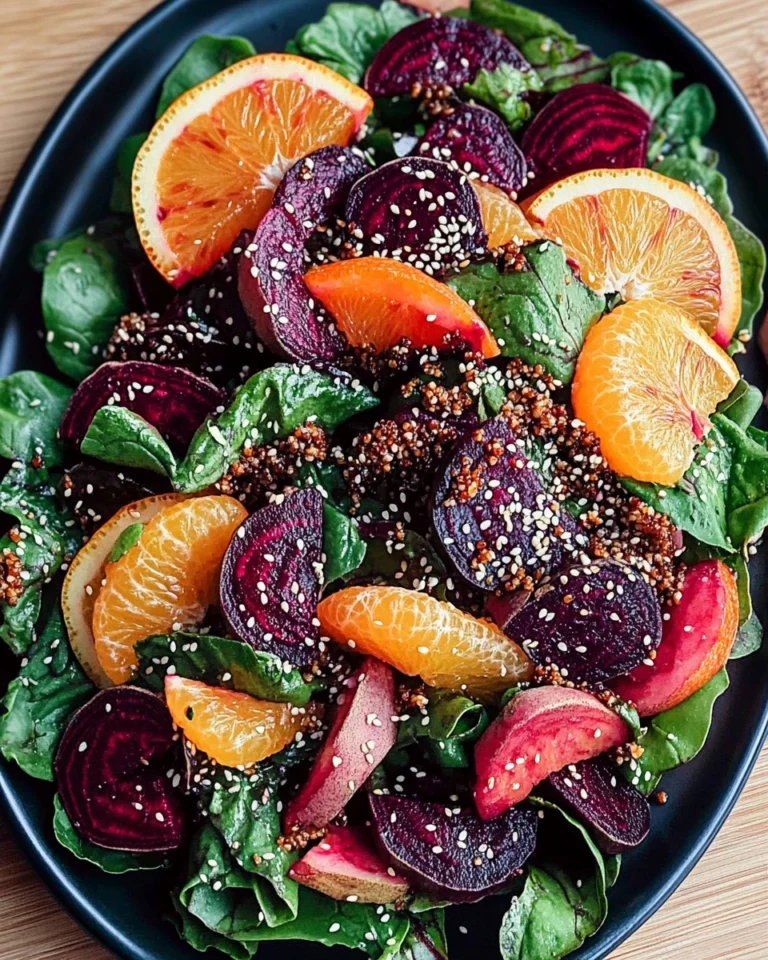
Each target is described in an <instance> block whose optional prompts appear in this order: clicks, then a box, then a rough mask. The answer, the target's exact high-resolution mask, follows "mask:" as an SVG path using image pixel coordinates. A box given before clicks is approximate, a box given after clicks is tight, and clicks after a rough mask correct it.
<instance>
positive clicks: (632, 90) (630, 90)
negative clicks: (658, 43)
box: [608, 53, 680, 120]
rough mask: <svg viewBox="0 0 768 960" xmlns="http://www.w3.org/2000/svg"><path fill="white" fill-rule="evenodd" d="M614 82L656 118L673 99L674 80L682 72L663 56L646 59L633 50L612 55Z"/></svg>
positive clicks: (616, 86)
mask: <svg viewBox="0 0 768 960" xmlns="http://www.w3.org/2000/svg"><path fill="white" fill-rule="evenodd" d="M608 63H609V65H610V67H611V85H612V86H613V87H614V88H615V89H616V90H619V91H621V93H623V94H625V95H626V96H628V97H629V98H630V100H634V101H635V103H638V104H639V105H640V106H641V107H642V108H643V109H644V110H647V111H648V113H650V115H651V116H652V117H653V118H654V120H656V119H657V118H658V117H660V116H661V115H662V113H663V112H664V111H665V110H666V109H667V107H668V106H669V105H670V103H672V100H673V97H674V93H673V84H674V82H675V80H676V79H677V77H679V76H680V74H678V73H675V72H674V71H673V70H672V69H671V68H670V67H669V66H667V64H666V63H664V62H663V61H661V60H644V59H643V58H642V57H637V56H635V55H634V54H632V53H614V54H613V56H611V57H609V58H608Z"/></svg>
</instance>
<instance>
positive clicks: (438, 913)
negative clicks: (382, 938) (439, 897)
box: [392, 906, 448, 960]
mask: <svg viewBox="0 0 768 960" xmlns="http://www.w3.org/2000/svg"><path fill="white" fill-rule="evenodd" d="M412 909H413V908H412V906H411V907H409V910H411V911H412ZM440 958H442V960H448V943H447V941H446V938H445V911H444V910H442V909H430V910H424V911H420V912H419V915H418V917H415V916H412V917H411V926H410V929H409V931H408V936H407V937H406V938H405V940H404V941H403V945H402V946H401V947H400V950H399V951H398V953H397V956H396V957H393V958H392V960H440Z"/></svg>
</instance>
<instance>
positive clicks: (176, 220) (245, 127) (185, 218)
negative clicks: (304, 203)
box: [132, 53, 373, 287]
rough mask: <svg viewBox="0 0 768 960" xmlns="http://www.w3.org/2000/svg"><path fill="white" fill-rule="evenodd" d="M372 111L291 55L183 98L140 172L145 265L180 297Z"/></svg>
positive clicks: (242, 64)
mask: <svg viewBox="0 0 768 960" xmlns="http://www.w3.org/2000/svg"><path fill="white" fill-rule="evenodd" d="M372 107H373V101H372V100H371V98H370V97H369V96H368V94H367V93H366V92H365V91H364V90H362V89H361V88H360V87H357V86H355V85H354V84H353V83H350V82H349V81H348V80H345V79H344V77H341V76H339V74H338V73H335V72H334V71H333V70H330V69H329V68H328V67H324V66H322V64H319V63H314V62H313V61H311V60H306V59H304V58H303V57H296V56H293V55H291V54H286V53H269V54H261V55H259V56H255V57H248V58H247V59H245V60H241V61H239V62H238V63H235V64H233V65H232V66H231V67H228V68H227V69H226V70H222V71H221V73H217V74H216V75H215V76H213V77H211V78H210V80H206V81H205V82H204V83H201V84H200V85H199V86H197V87H193V88H192V89H191V90H189V91H187V93H185V94H183V95H182V96H181V97H179V98H178V100H176V101H174V103H173V104H172V105H171V106H170V107H169V108H168V110H166V112H165V113H164V114H163V115H162V117H161V118H160V119H159V120H158V121H157V123H156V124H155V126H154V127H153V128H152V131H151V133H150V134H149V136H148V137H147V140H146V141H145V143H144V145H143V146H142V148H141V150H140V151H139V154H138V156H137V158H136V163H135V165H134V168H133V186H132V192H133V212H134V216H135V218H136V226H137V228H138V231H139V236H140V238H141V242H142V244H143V246H144V249H145V251H146V253H147V256H148V257H149V259H150V260H151V261H152V263H153V264H154V265H155V267H157V269H158V270H159V271H160V273H162V275H163V276H164V277H165V279H166V280H168V281H169V282H170V283H172V284H173V285H174V286H176V287H179V286H181V285H182V284H184V283H186V282H187V281H188V280H190V279H191V278H193V277H199V276H200V275H201V274H203V273H205V272H206V270H208V269H209V268H210V267H211V266H212V265H213V264H214V263H215V262H216V261H217V260H218V259H219V257H221V256H222V255H223V254H225V253H226V252H227V251H228V250H229V249H230V248H231V246H232V244H233V243H234V241H235V239H236V238H237V236H238V234H239V233H240V231H241V230H243V229H246V228H253V227H256V226H257V225H258V223H259V221H260V220H261V218H262V217H263V216H264V214H265V213H266V211H267V209H268V208H269V205H270V203H271V201H272V195H273V193H274V192H275V188H276V187H277V185H278V183H279V182H280V180H281V178H282V176H283V174H284V173H285V172H286V170H288V169H289V167H291V166H293V164H294V163H295V162H296V161H297V160H299V159H300V158H302V157H305V156H306V155H307V154H308V153H311V152H312V151H314V150H317V149H319V148H320V147H325V146H329V145H331V144H335V145H338V146H345V145H346V144H348V143H349V142H350V140H351V139H352V137H353V136H354V135H355V133H357V131H358V130H359V129H360V127H361V126H362V124H363V121H364V120H365V118H366V117H367V116H368V114H369V113H370V111H371V108H372Z"/></svg>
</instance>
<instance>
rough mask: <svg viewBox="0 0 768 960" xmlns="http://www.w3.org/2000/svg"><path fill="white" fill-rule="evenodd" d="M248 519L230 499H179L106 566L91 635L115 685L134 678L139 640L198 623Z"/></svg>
mask: <svg viewBox="0 0 768 960" xmlns="http://www.w3.org/2000/svg"><path fill="white" fill-rule="evenodd" d="M247 516H248V513H247V511H246V509H245V507H243V505H242V504H241V503H239V502H238V501H237V500H235V499H234V498H233V497H223V496H210V497H196V498H193V499H190V500H182V501H181V502H180V503H174V504H171V505H170V506H166V507H164V508H163V509H162V510H160V511H159V513H157V514H155V516H153V517H152V518H151V519H150V520H149V522H148V523H147V525H146V526H145V527H144V529H143V531H142V534H141V539H140V540H139V542H138V543H137V544H136V545H135V546H134V547H132V548H131V549H130V550H129V551H128V553H126V554H125V556H123V557H121V558H120V559H119V560H117V561H116V562H115V563H110V564H108V565H107V568H106V571H105V579H104V585H103V586H102V588H101V590H100V591H99V594H98V596H97V597H96V602H95V604H94V608H93V620H92V630H93V636H94V640H95V645H96V656H97V657H98V660H99V663H100V664H101V667H102V669H103V670H104V672H105V673H106V675H107V676H108V677H109V679H110V680H111V681H112V682H113V683H125V682H126V681H127V680H130V679H131V677H132V676H133V674H134V672H135V670H136V666H137V659H136V653H135V652H134V649H133V648H134V646H135V645H136V644H137V643H138V642H139V640H143V639H144V638H145V637H150V636H152V635H153V634H156V633H170V632H172V631H173V630H178V629H180V627H183V626H185V625H187V626H188V625H191V624H196V623H199V622H200V620H202V618H203V617H204V616H205V612H206V610H207V608H208V607H209V606H210V605H211V604H213V603H216V602H217V600H218V596H219V572H220V569H221V562H222V560H223V558H224V553H225V551H226V549H227V547H228V546H229V541H230V540H231V539H232V536H233V534H234V532H235V530H236V529H237V528H238V527H239V526H240V524H241V523H242V522H243V520H245V518H246V517H247ZM176 624H179V625H180V626H175V625H176Z"/></svg>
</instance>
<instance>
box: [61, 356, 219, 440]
mask: <svg viewBox="0 0 768 960" xmlns="http://www.w3.org/2000/svg"><path fill="white" fill-rule="evenodd" d="M225 400H226V396H225V394H224V393H223V391H221V390H219V388H218V387H215V386H214V385H213V384H212V383H211V382H210V381H209V380H205V379H204V378H203V377H199V376H197V374H194V373H190V372H189V370H184V369H183V368H182V367H164V366H161V365H160V364H157V363H144V362H142V361H141V360H132V361H129V362H128V363H103V364H102V365H101V366H100V367H98V368H97V369H96V370H94V372H93V373H92V374H91V375H90V377H86V378H85V380H83V382H82V383H81V384H80V385H79V386H78V387H77V389H76V390H75V392H74V393H73V394H72V398H71V400H70V401H69V405H68V406H67V409H66V411H65V413H64V417H63V419H62V421H61V426H60V427H59V433H60V435H61V438H62V440H64V441H65V442H66V443H71V444H73V445H74V446H76V447H78V448H79V446H80V444H81V443H82V440H83V437H84V436H85V434H86V432H87V431H88V427H89V426H90V423H91V420H93V417H94V415H95V413H96V411H97V410H99V409H100V408H101V407H103V406H107V405H111V404H116V405H118V406H122V407H127V408H128V409H129V410H133V412H134V413H138V414H139V416H141V417H143V418H144V419H145V420H146V421H147V422H148V423H151V424H152V426H153V427H156V428H157V429H158V430H159V431H160V433H161V434H162V435H163V436H164V437H165V439H166V440H167V441H168V442H169V443H170V445H171V446H172V447H174V448H175V449H176V450H179V451H181V452H183V451H184V450H186V448H187V446H188V445H189V441H190V440H191V439H192V436H193V435H194V433H195V430H197V428H198V427H199V426H200V424H201V423H202V422H203V420H205V418H206V417H207V416H208V415H209V414H210V413H211V412H212V411H213V410H215V409H216V407H218V406H220V405H221V404H223V403H224V402H225Z"/></svg>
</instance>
